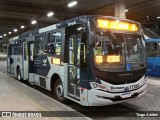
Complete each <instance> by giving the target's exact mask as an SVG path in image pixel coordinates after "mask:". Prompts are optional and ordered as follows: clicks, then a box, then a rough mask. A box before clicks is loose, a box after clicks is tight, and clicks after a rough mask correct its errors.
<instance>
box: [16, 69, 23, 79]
mask: <svg viewBox="0 0 160 120" xmlns="http://www.w3.org/2000/svg"><path fill="white" fill-rule="evenodd" d="M17 79H18V80H19V81H22V76H21V71H20V68H19V67H18V68H17Z"/></svg>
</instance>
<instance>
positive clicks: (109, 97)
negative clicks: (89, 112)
mask: <svg viewBox="0 0 160 120" xmlns="http://www.w3.org/2000/svg"><path fill="white" fill-rule="evenodd" d="M146 88H147V84H146V83H145V84H144V85H143V86H142V87H140V88H139V89H137V90H134V91H130V92H126V93H124V92H123V93H109V92H107V91H101V90H96V89H91V90H88V104H89V106H104V105H111V104H118V103H122V102H126V101H128V100H131V99H134V98H138V97H141V96H143V95H144V94H145V93H146ZM124 94H130V97H126V98H124V97H122V96H123V95H124Z"/></svg>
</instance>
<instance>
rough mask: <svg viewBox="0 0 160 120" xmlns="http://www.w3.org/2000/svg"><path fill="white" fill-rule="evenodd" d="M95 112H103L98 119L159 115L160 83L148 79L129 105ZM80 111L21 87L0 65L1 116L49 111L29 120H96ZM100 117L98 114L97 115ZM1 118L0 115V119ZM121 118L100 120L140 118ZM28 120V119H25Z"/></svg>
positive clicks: (76, 106)
mask: <svg viewBox="0 0 160 120" xmlns="http://www.w3.org/2000/svg"><path fill="white" fill-rule="evenodd" d="M91 109H93V110H94V111H99V110H103V111H104V112H103V113H101V114H100V116H101V117H103V115H104V116H105V114H106V112H107V111H109V110H115V109H116V110H117V109H118V110H120V111H137V112H138V111H160V79H159V78H151V77H149V78H148V90H147V94H146V95H145V96H144V97H141V98H139V99H135V100H132V101H128V102H126V103H122V104H117V105H109V106H103V107H94V108H93V107H91ZM80 110H83V107H82V106H80V105H77V104H76V103H74V102H71V103H70V104H66V105H65V104H62V103H60V102H58V101H56V100H55V99H54V98H52V97H49V96H48V95H46V94H44V93H42V92H41V91H38V90H36V89H34V88H32V87H31V86H28V85H27V84H24V83H22V82H20V81H18V80H16V79H15V78H14V77H13V76H10V74H8V73H7V72H6V61H0V112H2V111H8V112H9V111H30V112H31V111H52V116H53V117H42V118H39V117H38V118H31V119H32V120H52V119H53V120H63V119H65V120H71V119H76V120H90V119H97V118H95V117H92V116H87V115H86V114H83V113H81V112H79V111H80ZM53 111H62V117H60V115H58V116H57V115H56V112H55V115H54V112H53ZM65 111H74V113H76V116H77V117H76V116H75V117H64V115H63V113H64V112H65ZM98 113H99V112H98ZM0 116H1V115H0ZM120 116H121V117H107V118H106V117H103V118H101V119H102V120H103V119H104V120H105V119H107V120H114V119H117V118H118V119H119V120H131V119H134V120H135V119H137V120H141V117H123V116H125V113H123V114H122V115H120ZM10 119H11V120H24V119H27V118H19V117H18V118H17V117H15V118H10ZM151 119H153V120H160V116H159V117H153V118H151V117H148V118H145V120H151ZM0 120H8V117H0ZM27 120H28V119H27Z"/></svg>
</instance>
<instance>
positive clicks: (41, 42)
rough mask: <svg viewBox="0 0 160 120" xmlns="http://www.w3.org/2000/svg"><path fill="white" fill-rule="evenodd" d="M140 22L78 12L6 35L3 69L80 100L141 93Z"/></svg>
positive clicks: (91, 102) (113, 100)
mask: <svg viewBox="0 0 160 120" xmlns="http://www.w3.org/2000/svg"><path fill="white" fill-rule="evenodd" d="M143 38H144V37H143V32H142V30H141V26H140V24H139V23H137V22H134V21H131V20H127V19H120V18H115V17H107V16H79V17H76V18H73V19H70V20H67V21H64V22H60V23H57V24H54V25H51V26H48V27H45V28H41V29H37V30H33V31H29V32H25V33H23V34H21V35H19V36H16V37H13V38H11V39H10V40H9V45H8V60H7V67H8V69H7V70H8V73H11V74H14V75H16V76H17V78H18V80H22V81H29V82H30V83H33V84H35V85H38V86H41V87H43V88H44V89H47V90H49V91H52V92H53V93H54V94H55V96H56V99H57V100H59V101H61V102H65V101H66V99H70V100H73V101H75V102H77V103H79V104H81V105H83V106H103V105H110V104H117V103H121V102H125V101H127V100H131V99H133V98H137V97H141V96H143V95H144V94H145V93H146V87H147V84H146V56H145V46H144V44H143Z"/></svg>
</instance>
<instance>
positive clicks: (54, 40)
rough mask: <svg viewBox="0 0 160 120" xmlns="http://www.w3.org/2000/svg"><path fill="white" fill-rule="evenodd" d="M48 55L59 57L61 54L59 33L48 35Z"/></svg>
mask: <svg viewBox="0 0 160 120" xmlns="http://www.w3.org/2000/svg"><path fill="white" fill-rule="evenodd" d="M48 53H49V54H55V55H60V53H61V32H52V33H49V40H48Z"/></svg>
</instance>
